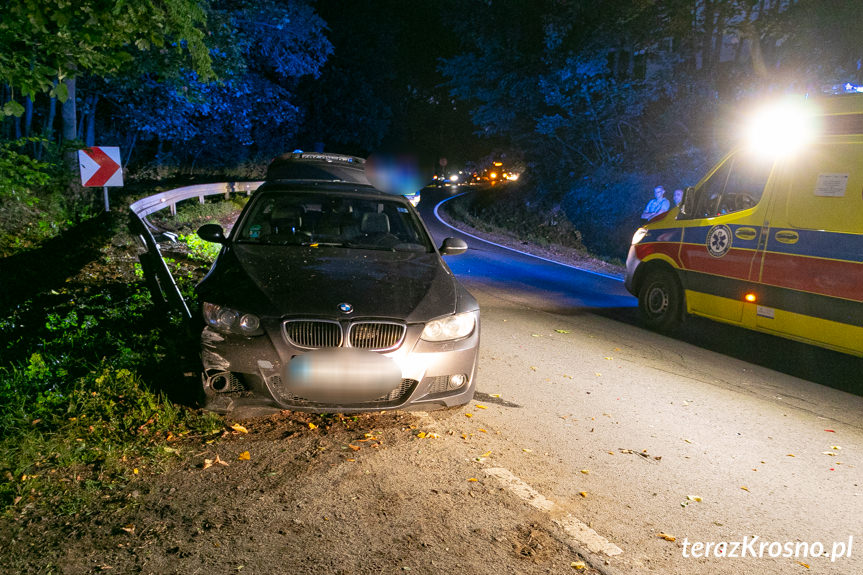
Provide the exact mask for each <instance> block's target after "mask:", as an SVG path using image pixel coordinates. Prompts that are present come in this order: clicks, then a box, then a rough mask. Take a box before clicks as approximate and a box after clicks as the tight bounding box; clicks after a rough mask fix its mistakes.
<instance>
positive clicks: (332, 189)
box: [255, 180, 410, 204]
mask: <svg viewBox="0 0 863 575" xmlns="http://www.w3.org/2000/svg"><path fill="white" fill-rule="evenodd" d="M292 192H323V193H327V194H329V193H331V194H334V195H335V194H338V195H353V196H364V197H369V198H375V199H381V200H390V201H397V202H403V203H408V204H409V203H410V201H409V200H408V199H407V198H406V197H405V196H402V195H399V194H388V193H386V192H382V191H380V190H378V189H377V188H375V187H373V186H372V185H370V184H357V183H351V182H343V181H308V180H275V181H266V182H264V183H263V184H261V186H260V187H259V188H258V189H257V191H256V192H255V195H259V194H270V193H276V194H278V193H292Z"/></svg>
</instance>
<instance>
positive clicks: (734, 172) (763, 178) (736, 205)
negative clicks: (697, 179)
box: [678, 152, 773, 219]
mask: <svg viewBox="0 0 863 575" xmlns="http://www.w3.org/2000/svg"><path fill="white" fill-rule="evenodd" d="M772 167H773V162H771V161H769V160H768V159H766V158H764V157H763V156H758V155H752V154H746V153H745V152H738V153H736V154H734V155H732V156H730V157H728V158H726V160H725V162H723V163H722V165H720V166H719V167H718V168H717V169H716V170H715V171H714V172H713V174H711V175H710V177H709V178H707V180H705V181H704V182H703V183H702V184H701V185H700V186H698V187H697V188H695V190H693V191H692V192H691V193H689V194H687V196H686V203H685V205H684V207H683V210H681V213H680V215H679V216H678V219H695V218H713V217H716V216H722V215H725V214H731V213H734V212H739V211H742V210H747V209H749V208H754V207H755V206H756V205H758V202H760V201H761V195H762V194H763V193H764V186H765V185H766V184H767V179H768V177H769V176H770V171H771V169H772Z"/></svg>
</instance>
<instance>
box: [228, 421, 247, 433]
mask: <svg viewBox="0 0 863 575" xmlns="http://www.w3.org/2000/svg"><path fill="white" fill-rule="evenodd" d="M231 429H233V430H234V431H239V432H240V433H248V432H249V430H248V429H246V428H245V427H243V426H242V425H240V424H239V423H235V424H234V425H232V426H231Z"/></svg>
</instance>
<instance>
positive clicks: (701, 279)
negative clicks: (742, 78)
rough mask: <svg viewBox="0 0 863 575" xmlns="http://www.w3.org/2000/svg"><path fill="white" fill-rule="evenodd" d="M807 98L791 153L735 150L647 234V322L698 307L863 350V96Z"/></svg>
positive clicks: (633, 254) (640, 282)
mask: <svg viewBox="0 0 863 575" xmlns="http://www.w3.org/2000/svg"><path fill="white" fill-rule="evenodd" d="M803 107H804V109H805V110H808V112H807V116H806V122H807V124H806V125H807V126H808V129H807V131H804V132H801V134H800V135H799V136H796V135H794V134H792V133H790V132H788V133H786V134H783V135H781V136H780V140H779V141H777V142H774V143H775V144H780V145H784V147H785V148H786V149H785V150H783V153H781V154H764V153H761V152H763V150H759V149H758V148H757V146H748V147H744V148H740V149H738V150H736V151H734V152H732V153H730V154H728V155H727V156H726V157H725V158H724V159H723V160H722V161H721V162H720V163H719V164H718V165H717V166H716V167H715V168H713V169H712V170H711V171H710V172H709V173H708V174H707V175H706V176H705V177H704V178H703V179H702V180H701V181H700V182H699V183H698V184H697V185H696V186H695V187H693V188H689V189H687V190H686V194H685V197H684V200H683V202H682V204H681V207H680V208H679V209H678V208H673V209H672V210H671V211H669V212H667V213H666V214H664V215H661V216H657V217H656V218H654V219H653V220H651V221H650V222H649V223H648V224H646V225H645V226H644V227H642V228H640V229H639V230H638V231H637V232H636V234H635V236H634V237H633V242H632V246H631V247H630V250H629V255H628V257H627V262H626V287H627V289H628V290H629V291H630V292H631V293H633V294H634V295H636V296H637V297H638V299H639V308H640V310H641V314H642V316H643V318H644V319H645V321H646V323H647V324H648V325H650V326H651V327H654V328H657V329H668V328H671V327H673V326H674V325H675V324H676V323H677V322H678V321H679V320H681V319H682V318H683V317H684V315H685V314H693V315H699V316H703V317H707V318H710V319H714V320H717V321H721V322H725V323H730V324H734V325H738V326H741V327H746V328H750V329H754V330H758V331H763V332H766V333H771V334H774V335H779V336H783V337H787V338H790V339H795V340H798V341H803V342H807V343H811V344H814V345H819V346H822V347H826V348H830V349H834V350H838V351H841V352H845V353H850V354H854V355H858V356H863V94H849V95H842V96H834V97H829V98H828V97H824V98H815V99H812V100H808V101H807V102H805V104H804V106H803ZM786 127H787V126H786ZM797 137H799V138H800V141H799V142H797V141H795V138H797ZM783 138H784V139H783ZM798 144H799V145H798ZM795 148H796V149H795Z"/></svg>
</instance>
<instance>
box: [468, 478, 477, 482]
mask: <svg viewBox="0 0 863 575" xmlns="http://www.w3.org/2000/svg"><path fill="white" fill-rule="evenodd" d="M468 481H471V482H474V481H479V479H477V478H476V477H471V478H469V479H468Z"/></svg>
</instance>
